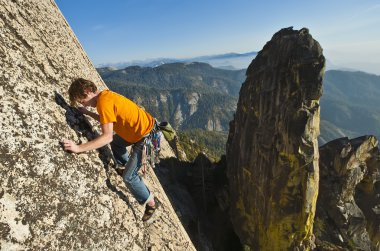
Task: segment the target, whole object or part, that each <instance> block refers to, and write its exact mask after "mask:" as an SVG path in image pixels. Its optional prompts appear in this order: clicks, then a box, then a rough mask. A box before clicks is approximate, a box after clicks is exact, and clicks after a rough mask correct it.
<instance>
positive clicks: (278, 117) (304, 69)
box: [227, 28, 325, 250]
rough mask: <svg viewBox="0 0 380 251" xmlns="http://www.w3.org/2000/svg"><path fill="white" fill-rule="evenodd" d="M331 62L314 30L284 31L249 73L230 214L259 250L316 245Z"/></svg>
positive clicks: (231, 169) (231, 144)
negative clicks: (322, 108)
mask: <svg viewBox="0 0 380 251" xmlns="http://www.w3.org/2000/svg"><path fill="white" fill-rule="evenodd" d="M324 63H325V58H324V56H323V55H322V49H321V47H320V45H319V44H318V42H317V41H315V40H314V39H313V38H312V37H311V35H310V34H309V32H308V30H307V29H301V30H299V31H298V30H293V29H292V28H287V29H283V30H281V31H279V32H277V33H276V34H275V35H274V36H273V38H272V40H271V41H269V42H268V43H267V44H266V45H265V47H264V48H263V50H262V51H260V52H259V54H258V55H257V57H256V59H254V60H253V61H252V63H251V65H250V66H249V68H248V70H247V79H246V81H245V83H244V84H243V86H242V88H241V90H240V97H239V103H238V108H237V111H236V115H235V118H234V121H233V122H232V123H231V127H230V133H229V140H228V143H227V166H228V177H229V186H230V196H231V209H230V215H231V219H232V222H233V225H234V228H235V230H236V232H237V234H238V236H239V237H240V240H241V241H242V243H243V244H245V245H246V247H247V248H250V249H251V250H293V249H294V250H295V249H298V250H307V249H310V248H312V247H313V242H314V241H313V232H312V226H313V220H314V215H315V208H316V200H317V195H318V182H319V168H318V158H319V156H318V145H317V136H318V134H319V119H320V118H319V98H320V97H321V95H322V78H323V74H324Z"/></svg>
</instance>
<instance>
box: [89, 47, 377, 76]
mask: <svg viewBox="0 0 380 251" xmlns="http://www.w3.org/2000/svg"><path fill="white" fill-rule="evenodd" d="M256 55H257V52H255V51H251V52H247V53H225V54H218V55H208V56H200V57H192V58H156V59H147V60H134V61H128V62H119V63H105V64H99V65H97V66H96V67H97V68H105V67H111V68H113V69H123V68H125V67H128V66H140V67H157V66H160V65H163V64H168V63H190V62H202V63H207V64H210V65H211V66H213V67H216V68H221V69H226V70H240V69H247V68H248V66H249V64H250V63H251V62H252V60H253V59H254V58H255V57H256ZM326 70H342V71H358V70H360V71H364V72H368V73H372V74H378V75H380V63H368V62H348V63H345V64H344V65H340V64H335V63H334V62H331V61H330V60H327V62H326Z"/></svg>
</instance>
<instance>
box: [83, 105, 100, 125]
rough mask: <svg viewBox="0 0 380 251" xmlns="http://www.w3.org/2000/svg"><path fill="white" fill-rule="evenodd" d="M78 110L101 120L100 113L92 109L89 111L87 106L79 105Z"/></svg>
mask: <svg viewBox="0 0 380 251" xmlns="http://www.w3.org/2000/svg"><path fill="white" fill-rule="evenodd" d="M78 110H79V111H80V112H81V113H83V114H86V115H88V116H90V117H91V118H93V119H95V120H96V121H98V122H99V114H97V113H95V112H92V111H89V110H87V109H86V108H85V107H79V108H78Z"/></svg>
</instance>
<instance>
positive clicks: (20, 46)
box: [0, 0, 194, 250]
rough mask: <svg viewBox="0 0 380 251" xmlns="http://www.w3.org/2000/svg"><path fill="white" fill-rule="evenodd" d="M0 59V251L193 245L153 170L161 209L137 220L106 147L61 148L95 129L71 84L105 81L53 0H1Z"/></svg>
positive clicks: (150, 178)
mask: <svg viewBox="0 0 380 251" xmlns="http://www.w3.org/2000/svg"><path fill="white" fill-rule="evenodd" d="M0 65H1V67H0V99H1V102H0V114H1V119H0V124H1V126H0V142H1V143H0V160H1V162H0V181H1V182H0V249H1V250H193V249H194V247H193V245H192V243H191V241H190V239H189V238H188V236H187V234H186V232H185V231H184V230H183V227H182V225H181V224H180V221H179V220H178V218H177V216H176V214H175V213H174V211H173V209H172V207H171V204H170V202H169V201H168V199H167V197H166V195H165V194H164V192H163V190H162V188H161V185H160V184H159V182H158V180H157V179H156V177H155V175H154V172H153V171H152V170H151V169H150V170H149V173H148V174H147V175H146V176H145V178H146V180H147V183H148V186H149V187H150V188H152V191H153V192H154V193H155V194H156V195H157V196H158V197H159V199H160V200H161V201H162V205H161V207H160V209H159V210H158V211H157V214H156V215H155V216H154V217H153V219H152V220H151V221H150V222H148V223H147V224H143V222H142V221H141V217H142V215H143V210H144V208H143V207H142V206H140V205H138V203H137V202H136V201H135V200H134V198H133V197H132V196H131V194H130V193H129V191H128V189H127V188H126V187H125V186H124V183H123V182H122V179H121V177H120V176H119V175H117V173H116V171H115V170H114V169H113V168H112V163H113V162H112V159H111V155H110V151H109V149H108V148H104V149H102V150H100V151H92V152H90V153H86V154H80V155H74V154H69V153H66V152H64V151H63V150H62V147H61V145H60V140H62V139H63V138H68V139H73V140H75V141H76V142H78V143H79V142H85V141H87V140H89V139H92V138H94V137H95V136H96V134H97V131H99V130H98V129H97V127H95V126H94V125H92V124H90V123H89V122H88V121H87V120H86V119H85V118H84V117H83V116H81V115H80V114H79V113H78V111H77V110H76V109H74V108H72V107H70V106H69V105H68V104H67V103H66V102H67V100H68V97H67V93H66V91H67V89H68V87H69V84H70V83H71V81H72V80H73V79H74V78H76V77H84V78H88V79H91V80H93V81H94V82H95V83H96V84H98V86H99V88H101V89H103V88H106V87H105V85H104V83H103V81H102V80H101V79H100V77H99V76H98V74H97V72H96V70H95V69H94V67H93V65H92V64H91V62H90V60H89V59H88V57H87V56H86V54H85V52H84V51H83V49H82V47H81V45H80V44H79V42H78V40H77V39H76V37H75V35H74V34H73V32H72V31H71V29H70V27H69V26H68V24H67V23H66V21H65V20H64V18H63V16H62V15H61V13H60V11H59V10H58V8H57V6H56V5H55V4H54V2H53V1H47V0H42V1H37V0H32V1H22V0H19V1H17V0H16V1H8V0H0ZM171 156H173V154H172V155H171Z"/></svg>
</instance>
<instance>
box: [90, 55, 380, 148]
mask: <svg viewBox="0 0 380 251" xmlns="http://www.w3.org/2000/svg"><path fill="white" fill-rule="evenodd" d="M228 57H231V58H234V57H235V56H234V55H233V54H226V55H224V56H223V57H221V58H223V59H225V58H228ZM213 60H216V58H215V57H213ZM98 72H99V73H100V74H101V76H102V78H103V79H104V81H105V82H106V84H107V85H108V87H109V88H110V89H111V90H114V91H116V92H119V93H121V94H123V95H125V96H127V97H129V98H131V99H133V100H135V101H136V102H137V103H138V104H139V105H141V106H143V107H145V108H146V109H147V110H148V111H150V112H151V113H152V114H153V115H154V116H156V117H157V118H159V119H161V120H168V121H169V122H171V123H172V125H174V126H175V127H176V128H179V129H181V130H187V129H197V128H198V129H202V130H206V131H219V132H225V133H226V132H227V131H228V128H229V122H230V121H231V120H232V118H233V114H234V112H235V109H236V105H237V100H238V95H239V91H240V87H241V84H242V83H243V82H244V81H245V70H225V69H218V68H215V67H212V66H211V65H209V64H206V63H170V64H162V65H160V66H157V67H140V66H130V67H126V68H124V69H114V68H110V67H106V68H99V69H98ZM323 88H324V90H323V95H322V98H321V102H320V105H321V134H320V137H319V142H320V144H324V143H326V142H328V141H330V140H333V139H336V138H339V137H344V136H348V137H350V138H352V137H358V136H361V135H365V134H371V135H375V136H377V137H378V138H379V139H380V76H377V75H373V74H368V73H364V72H357V71H356V72H354V71H341V70H329V71H326V73H325V78H324V84H323Z"/></svg>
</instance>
